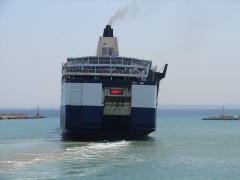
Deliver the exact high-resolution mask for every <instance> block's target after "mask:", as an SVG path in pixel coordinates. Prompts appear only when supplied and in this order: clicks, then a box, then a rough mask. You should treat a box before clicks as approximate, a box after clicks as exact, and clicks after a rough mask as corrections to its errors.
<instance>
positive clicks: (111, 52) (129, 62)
mask: <svg viewBox="0 0 240 180" xmlns="http://www.w3.org/2000/svg"><path fill="white" fill-rule="evenodd" d="M167 67H168V65H167V64H165V65H164V68H163V70H162V72H159V71H157V68H156V67H155V68H153V66H152V61H150V60H143V59H137V58H132V57H123V56H119V49H118V41H117V37H114V35H113V29H112V28H111V26H110V25H107V26H106V28H105V29H104V31H103V36H100V37H99V41H98V46H97V53H96V56H86V57H74V58H72V57H71V58H67V62H66V63H64V64H63V65H62V80H61V115H60V125H61V129H62V131H63V135H64V136H68V135H73V136H77V137H80V138H81V137H110V138H111V137H138V136H145V135H147V134H149V133H151V132H154V131H155V130H156V115H157V104H158V102H157V100H158V92H159V84H160V81H161V79H163V78H165V75H166V71H167Z"/></svg>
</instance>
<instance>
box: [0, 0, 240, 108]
mask: <svg viewBox="0 0 240 180" xmlns="http://www.w3.org/2000/svg"><path fill="white" fill-rule="evenodd" d="M118 10H122V11H124V10H125V11H126V15H125V16H124V18H123V19H119V20H118V21H115V22H114V23H113V25H112V27H113V28H114V35H115V36H117V37H118V42H119V51H120V55H121V56H130V57H136V58H144V59H149V60H152V61H153V63H154V64H156V65H157V66H158V67H159V68H160V67H162V66H163V65H164V64H165V63H168V64H169V69H168V72H167V76H166V78H165V79H164V80H162V82H161V87H160V96H159V104H160V105H191V104H192V105H212V104H213V105H235V104H238V105H239V104H240V95H239V92H240V23H239V20H240V1H238V0H235V1H234V0H232V1H231V0H229V1H227V0H208V1H200V0H199V1H197V0H185V1H184V0H179V1H177V0H168V1H167V0H162V1H154V0H152V1H151V0H150V1H130V0H129V1H127V0H117V1H110V0H85V1H84V0H82V1H81V0H80V1H77V0H59V1H58V0H49V1H47V0H36V1H30V0H25V1H24V0H18V1H17V0H0V108H11V107H19V108H21V107H33V108H34V107H37V106H38V105H39V106H40V107H59V106H60V89H61V88H60V87H61V65H62V62H64V61H66V58H67V57H75V56H88V55H95V54H96V48H97V42H98V38H99V36H101V35H102V32H103V28H104V27H105V25H106V24H107V23H108V22H109V19H110V18H111V17H112V16H113V15H114V14H115V13H116V12H117V11H118Z"/></svg>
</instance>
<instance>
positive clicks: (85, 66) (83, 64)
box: [62, 56, 152, 78]
mask: <svg viewBox="0 0 240 180" xmlns="http://www.w3.org/2000/svg"><path fill="white" fill-rule="evenodd" d="M151 65H152V61H149V60H141V59H136V58H129V57H121V56H117V57H114V56H87V57H78V58H68V59H67V62H66V63H65V64H64V65H63V67H62V75H86V76H123V77H124V76H125V77H126V76H127V77H137V78H146V77H147V76H148V72H149V69H150V67H151Z"/></svg>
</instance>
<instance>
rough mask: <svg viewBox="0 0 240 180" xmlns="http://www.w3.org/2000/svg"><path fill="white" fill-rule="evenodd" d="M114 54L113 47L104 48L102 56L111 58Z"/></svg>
mask: <svg viewBox="0 0 240 180" xmlns="http://www.w3.org/2000/svg"><path fill="white" fill-rule="evenodd" d="M113 53H114V50H113V48H112V47H102V55H103V56H111V55H112V54H113Z"/></svg>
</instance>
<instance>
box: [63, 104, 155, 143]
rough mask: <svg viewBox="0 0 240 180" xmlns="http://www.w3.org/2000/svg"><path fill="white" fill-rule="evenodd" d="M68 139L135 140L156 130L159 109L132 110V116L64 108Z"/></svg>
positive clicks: (74, 107)
mask: <svg viewBox="0 0 240 180" xmlns="http://www.w3.org/2000/svg"><path fill="white" fill-rule="evenodd" d="M61 128H62V130H63V135H64V136H67V137H68V136H71V137H77V138H88V139H89V138H134V137H140V136H145V135H148V134H149V133H151V132H154V131H155V129H156V108H131V116H124V115H122V116H119V115H118V116H114V115H103V107H101V106H99V107H97V106H70V105H66V106H61Z"/></svg>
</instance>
